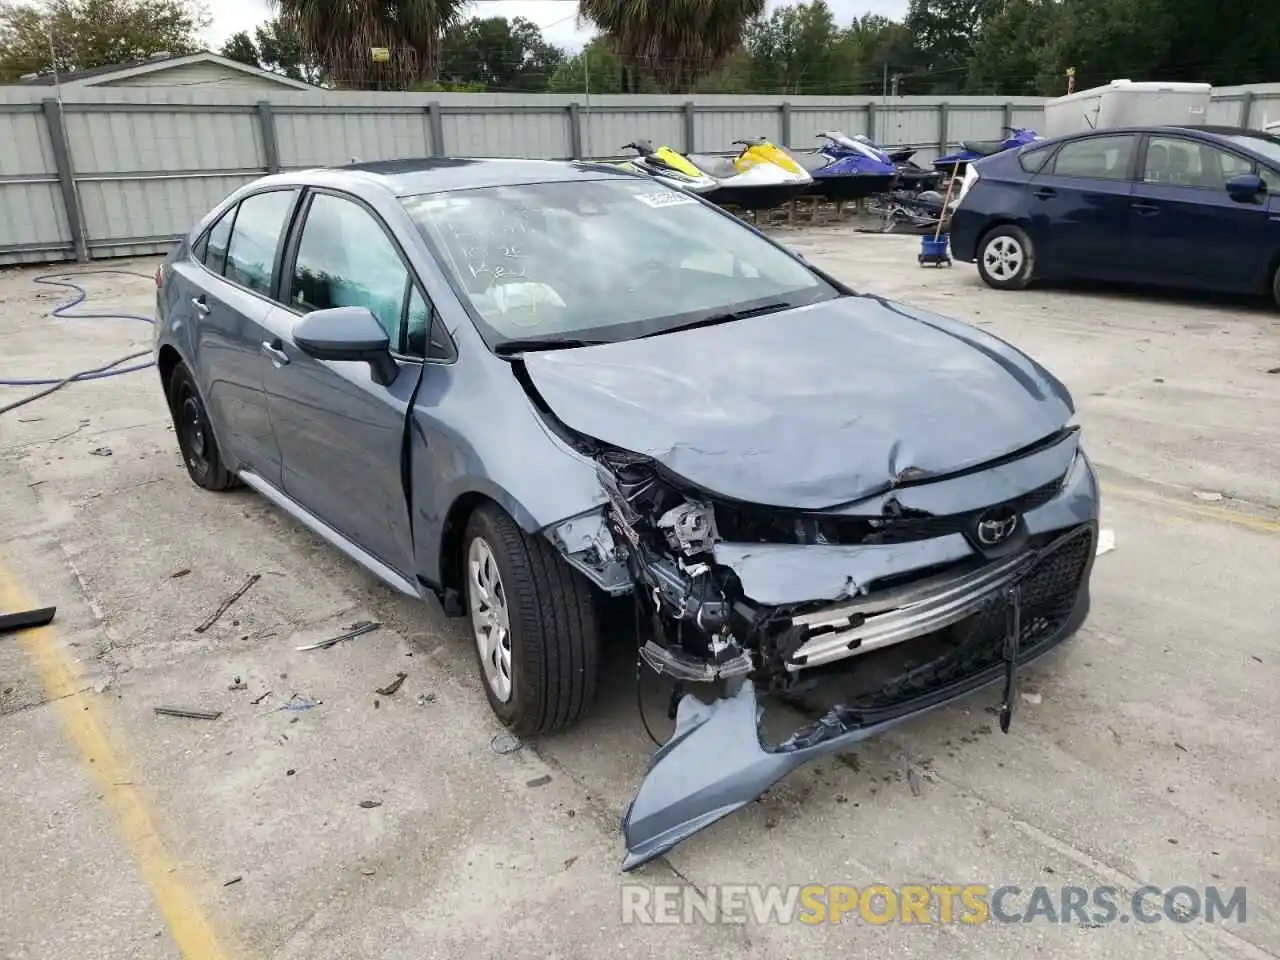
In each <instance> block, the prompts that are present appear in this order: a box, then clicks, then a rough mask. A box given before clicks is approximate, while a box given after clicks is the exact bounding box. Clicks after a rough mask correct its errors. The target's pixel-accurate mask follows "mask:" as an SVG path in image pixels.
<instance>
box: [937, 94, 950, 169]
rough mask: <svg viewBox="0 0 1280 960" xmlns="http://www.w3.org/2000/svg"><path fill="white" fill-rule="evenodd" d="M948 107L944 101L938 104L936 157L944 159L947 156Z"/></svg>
mask: <svg viewBox="0 0 1280 960" xmlns="http://www.w3.org/2000/svg"><path fill="white" fill-rule="evenodd" d="M949 106H950V104H948V103H947V102H946V101H945V100H944V101H942V103H940V104H938V156H940V157H945V156H946V155H947V108H948V107H949Z"/></svg>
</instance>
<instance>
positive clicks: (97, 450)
mask: <svg viewBox="0 0 1280 960" xmlns="http://www.w3.org/2000/svg"><path fill="white" fill-rule="evenodd" d="M89 456H91V457H109V456H111V448H110V447H94V448H93V449H92V450H90V451H89Z"/></svg>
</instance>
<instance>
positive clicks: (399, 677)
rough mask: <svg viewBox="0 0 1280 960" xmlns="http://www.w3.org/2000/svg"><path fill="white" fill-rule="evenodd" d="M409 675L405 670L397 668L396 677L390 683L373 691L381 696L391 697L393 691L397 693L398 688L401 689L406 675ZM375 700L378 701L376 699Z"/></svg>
mask: <svg viewBox="0 0 1280 960" xmlns="http://www.w3.org/2000/svg"><path fill="white" fill-rule="evenodd" d="M407 676H409V675H408V674H407V673H405V672H404V671H403V670H397V671H396V678H395V679H394V680H392V681H391V682H390V683H388V684H387V685H386V686H385V687H379V688H378V689H377V690H375V691H373V692H374V693H376V694H378V695H379V696H383V697H389V696H391V695H392V694H393V693H395V692H396V691H397V690H399V689H400V685H401V684H402V683H404V680H405V677H407ZM374 702H375V703H376V702H377V701H376V700H375V701H374Z"/></svg>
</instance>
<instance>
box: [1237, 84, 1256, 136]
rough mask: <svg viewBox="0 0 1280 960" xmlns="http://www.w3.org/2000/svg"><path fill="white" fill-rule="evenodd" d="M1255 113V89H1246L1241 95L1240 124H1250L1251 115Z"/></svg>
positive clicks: (1246, 126)
mask: <svg viewBox="0 0 1280 960" xmlns="http://www.w3.org/2000/svg"><path fill="white" fill-rule="evenodd" d="M1252 113H1253V91H1252V90H1246V91H1245V92H1244V93H1243V94H1241V96H1240V126H1242V127H1245V128H1246V129H1247V128H1248V126H1249V117H1250V115H1251V114H1252Z"/></svg>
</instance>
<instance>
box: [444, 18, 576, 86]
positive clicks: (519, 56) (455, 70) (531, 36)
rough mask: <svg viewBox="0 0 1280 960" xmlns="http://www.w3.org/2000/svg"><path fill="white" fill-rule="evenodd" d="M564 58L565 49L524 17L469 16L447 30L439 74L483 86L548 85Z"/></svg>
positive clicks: (455, 80)
mask: <svg viewBox="0 0 1280 960" xmlns="http://www.w3.org/2000/svg"><path fill="white" fill-rule="evenodd" d="M563 59H564V51H563V50H561V49H560V48H559V47H554V46H552V45H551V44H549V43H547V42H546V40H544V39H543V37H542V31H540V30H539V29H538V27H537V25H536V24H534V23H531V22H529V21H528V20H526V19H524V18H523V17H516V18H515V19H514V20H510V21H508V20H507V18H506V17H488V18H486V19H483V20H480V19H475V20H466V21H464V22H462V23H460V24H458V25H456V26H454V27H451V28H450V29H448V30H446V31H445V34H444V38H443V40H442V42H441V53H440V77H441V78H442V79H447V80H449V81H450V82H452V83H465V84H475V85H478V86H479V87H480V89H482V90H494V91H496V90H501V91H510V92H529V91H537V90H545V89H546V88H547V83H548V81H549V80H550V79H551V77H552V75H553V74H554V73H555V70H556V68H557V67H558V66H559V65H560V62H561V61H562V60H563Z"/></svg>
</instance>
